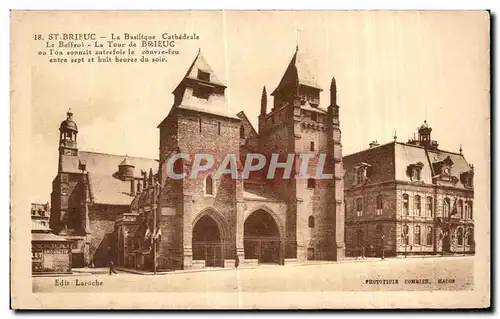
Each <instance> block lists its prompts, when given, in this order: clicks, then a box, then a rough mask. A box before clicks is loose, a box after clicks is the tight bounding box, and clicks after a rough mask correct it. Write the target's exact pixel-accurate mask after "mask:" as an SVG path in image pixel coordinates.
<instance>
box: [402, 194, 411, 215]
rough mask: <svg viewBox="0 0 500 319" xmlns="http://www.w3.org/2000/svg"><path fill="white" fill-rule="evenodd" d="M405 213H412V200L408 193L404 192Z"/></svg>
mask: <svg viewBox="0 0 500 319" xmlns="http://www.w3.org/2000/svg"><path fill="white" fill-rule="evenodd" d="M403 215H410V200H409V196H408V194H403Z"/></svg>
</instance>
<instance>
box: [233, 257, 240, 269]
mask: <svg viewBox="0 0 500 319" xmlns="http://www.w3.org/2000/svg"><path fill="white" fill-rule="evenodd" d="M239 265H240V258H239V257H238V255H236V259H235V260H234V267H236V268H238V266H239Z"/></svg>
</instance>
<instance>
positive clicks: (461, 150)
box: [459, 143, 463, 155]
mask: <svg viewBox="0 0 500 319" xmlns="http://www.w3.org/2000/svg"><path fill="white" fill-rule="evenodd" d="M459 151H460V155H462V152H463V149H462V143H460V149H459Z"/></svg>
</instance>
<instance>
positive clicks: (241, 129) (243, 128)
mask: <svg viewBox="0 0 500 319" xmlns="http://www.w3.org/2000/svg"><path fill="white" fill-rule="evenodd" d="M240 138H245V127H244V126H243V125H242V126H240Z"/></svg>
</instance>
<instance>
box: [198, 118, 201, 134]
mask: <svg viewBox="0 0 500 319" xmlns="http://www.w3.org/2000/svg"><path fill="white" fill-rule="evenodd" d="M198 126H199V128H200V133H201V117H199V118H198Z"/></svg>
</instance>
